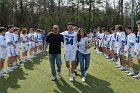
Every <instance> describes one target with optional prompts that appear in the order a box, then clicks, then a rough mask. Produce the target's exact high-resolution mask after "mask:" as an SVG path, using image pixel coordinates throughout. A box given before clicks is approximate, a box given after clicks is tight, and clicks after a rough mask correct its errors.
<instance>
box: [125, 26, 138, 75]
mask: <svg viewBox="0 0 140 93" xmlns="http://www.w3.org/2000/svg"><path fill="white" fill-rule="evenodd" d="M126 33H127V34H128V35H127V38H126V43H125V51H126V52H125V53H126V57H127V59H128V66H129V68H130V69H129V71H128V74H127V75H128V76H132V75H134V72H133V62H132V58H133V57H134V56H135V43H136V35H135V34H134V33H132V30H131V27H129V26H128V27H126Z"/></svg>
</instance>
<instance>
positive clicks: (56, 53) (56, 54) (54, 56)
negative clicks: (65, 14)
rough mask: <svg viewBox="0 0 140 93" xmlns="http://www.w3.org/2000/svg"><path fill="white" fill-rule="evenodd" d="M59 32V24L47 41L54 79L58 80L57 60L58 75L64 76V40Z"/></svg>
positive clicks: (54, 27)
mask: <svg viewBox="0 0 140 93" xmlns="http://www.w3.org/2000/svg"><path fill="white" fill-rule="evenodd" d="M58 32H59V27H58V25H54V26H53V31H52V32H50V33H49V34H48V36H47V38H46V41H47V42H48V43H49V60H50V65H51V72H52V81H55V80H56V70H55V62H56V65H57V72H58V75H59V76H60V77H62V73H61V65H62V61H61V42H63V35H61V34H59V33H58Z"/></svg>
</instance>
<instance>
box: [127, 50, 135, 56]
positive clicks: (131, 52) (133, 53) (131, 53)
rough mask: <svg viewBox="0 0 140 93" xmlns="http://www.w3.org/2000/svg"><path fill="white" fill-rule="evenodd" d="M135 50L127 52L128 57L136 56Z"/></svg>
mask: <svg viewBox="0 0 140 93" xmlns="http://www.w3.org/2000/svg"><path fill="white" fill-rule="evenodd" d="M135 54H136V53H135V51H130V52H126V57H135Z"/></svg>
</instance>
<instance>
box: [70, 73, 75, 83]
mask: <svg viewBox="0 0 140 93" xmlns="http://www.w3.org/2000/svg"><path fill="white" fill-rule="evenodd" d="M73 81H74V74H71V75H70V82H73Z"/></svg>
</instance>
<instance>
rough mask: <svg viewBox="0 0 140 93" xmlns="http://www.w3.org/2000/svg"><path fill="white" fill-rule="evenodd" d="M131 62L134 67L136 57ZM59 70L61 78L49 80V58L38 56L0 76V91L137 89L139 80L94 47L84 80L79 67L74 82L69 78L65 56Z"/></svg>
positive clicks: (118, 92)
mask: <svg viewBox="0 0 140 93" xmlns="http://www.w3.org/2000/svg"><path fill="white" fill-rule="evenodd" d="M62 59H63V56H62ZM134 63H135V69H137V66H138V64H137V61H136V60H135V62H134ZM62 73H63V78H62V79H60V78H58V79H57V80H56V81H55V82H53V81H51V73H50V64H49V60H48V58H47V57H45V56H38V58H35V59H34V60H33V61H30V62H28V63H25V64H24V65H22V66H21V67H20V68H18V69H17V70H16V71H14V72H12V73H10V74H9V76H8V77H5V78H0V93H140V81H138V80H137V79H134V78H132V77H128V76H126V73H125V72H121V71H119V70H118V69H117V68H115V65H114V63H112V62H110V61H108V60H107V59H105V58H103V57H102V56H100V55H98V54H97V53H95V51H94V50H93V49H92V52H91V66H90V68H89V70H88V71H87V80H86V82H82V81H81V73H80V71H78V76H76V78H75V82H70V81H69V76H68V70H67V68H66V66H65V62H64V60H63V67H62Z"/></svg>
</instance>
